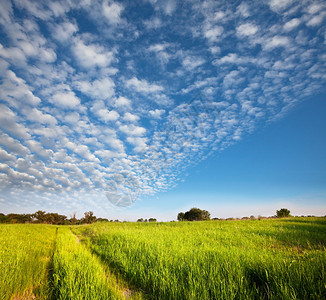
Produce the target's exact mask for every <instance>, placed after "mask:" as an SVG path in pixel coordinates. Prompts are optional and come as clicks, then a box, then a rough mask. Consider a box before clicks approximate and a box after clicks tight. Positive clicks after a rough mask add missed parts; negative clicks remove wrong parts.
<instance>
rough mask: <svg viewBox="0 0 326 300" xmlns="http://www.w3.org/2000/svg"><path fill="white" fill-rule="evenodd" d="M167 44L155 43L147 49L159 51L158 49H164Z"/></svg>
mask: <svg viewBox="0 0 326 300" xmlns="http://www.w3.org/2000/svg"><path fill="white" fill-rule="evenodd" d="M168 46H169V44H167V43H164V44H155V45H151V46H150V47H149V48H148V50H149V51H153V52H160V51H164V50H165V49H166V48H167V47H168Z"/></svg>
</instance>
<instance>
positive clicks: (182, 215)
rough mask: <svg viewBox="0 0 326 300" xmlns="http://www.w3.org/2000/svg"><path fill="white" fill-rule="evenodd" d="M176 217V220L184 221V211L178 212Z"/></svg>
mask: <svg viewBox="0 0 326 300" xmlns="http://www.w3.org/2000/svg"><path fill="white" fill-rule="evenodd" d="M177 219H178V221H184V220H185V213H184V212H180V213H178V216H177Z"/></svg>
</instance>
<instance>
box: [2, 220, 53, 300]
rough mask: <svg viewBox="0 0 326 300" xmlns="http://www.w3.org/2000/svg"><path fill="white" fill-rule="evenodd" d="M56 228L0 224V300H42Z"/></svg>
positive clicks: (46, 290)
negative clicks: (23, 299) (28, 299)
mask: <svg viewBox="0 0 326 300" xmlns="http://www.w3.org/2000/svg"><path fill="white" fill-rule="evenodd" d="M55 232H56V228H55V227H53V226H48V225H36V224H35V225H32V224H17V225H16V224H12V225H0V299H1V300H7V299H11V298H12V297H13V296H16V297H23V296H25V297H27V295H29V296H30V297H38V298H42V299H46V298H47V297H48V295H49V289H48V280H47V279H48V278H47V276H48V270H47V268H48V264H49V261H50V258H51V255H52V250H53V245H54V240H55V235H56V234H55Z"/></svg>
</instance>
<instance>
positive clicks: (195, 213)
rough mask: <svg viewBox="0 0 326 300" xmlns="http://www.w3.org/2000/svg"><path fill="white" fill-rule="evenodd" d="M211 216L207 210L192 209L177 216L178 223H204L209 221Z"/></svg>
mask: <svg viewBox="0 0 326 300" xmlns="http://www.w3.org/2000/svg"><path fill="white" fill-rule="evenodd" d="M210 216H211V214H210V213H209V212H208V211H207V210H201V209H199V208H196V207H193V208H192V209H190V210H189V211H186V212H185V213H183V212H181V213H179V214H178V221H205V220H209V219H210Z"/></svg>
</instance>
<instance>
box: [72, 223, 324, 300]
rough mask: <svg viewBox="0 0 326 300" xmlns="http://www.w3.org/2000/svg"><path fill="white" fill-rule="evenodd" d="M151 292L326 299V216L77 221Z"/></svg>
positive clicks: (156, 295) (105, 254) (97, 248)
mask: <svg viewBox="0 0 326 300" xmlns="http://www.w3.org/2000/svg"><path fill="white" fill-rule="evenodd" d="M75 230H76V231H79V232H84V233H85V235H86V236H89V239H90V241H91V242H90V247H91V248H92V249H93V251H94V252H95V253H97V254H98V255H99V256H100V257H101V258H102V259H103V260H105V261H106V262H107V264H108V265H110V266H111V268H112V269H115V270H118V272H120V273H121V274H123V276H124V278H126V279H127V280H129V281H130V282H132V283H133V284H135V285H136V286H138V287H140V288H142V289H143V290H144V291H146V292H147V295H148V298H151V299H263V298H264V299H324V298H325V296H326V287H325V282H326V275H325V266H326V252H325V243H326V219H325V218H318V219H313V218H300V219H296V218H293V219H287V220H261V221H258V220H257V221H227V222H223V221H211V222H184V223H156V224H139V223H138V224H136V223H122V224H121V223H120V224H112V223H106V224H95V225H93V226H89V227H83V228H79V229H77V228H76V229H75Z"/></svg>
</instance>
